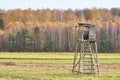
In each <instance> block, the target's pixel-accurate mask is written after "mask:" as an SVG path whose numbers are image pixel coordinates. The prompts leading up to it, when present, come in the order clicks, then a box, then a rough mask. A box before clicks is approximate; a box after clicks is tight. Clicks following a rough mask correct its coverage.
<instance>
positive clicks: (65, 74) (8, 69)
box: [0, 52, 120, 80]
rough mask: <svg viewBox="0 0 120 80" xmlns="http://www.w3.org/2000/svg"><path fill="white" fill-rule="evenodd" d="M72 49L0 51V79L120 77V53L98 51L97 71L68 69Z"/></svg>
mask: <svg viewBox="0 0 120 80" xmlns="http://www.w3.org/2000/svg"><path fill="white" fill-rule="evenodd" d="M73 56H74V53H57V52H56V53H52V52H49V53H17V52H16V53H10V52H4V53H2V52H1V53H0V80H120V53H112V54H106V53H102V54H99V64H100V75H90V74H79V75H78V74H74V73H72V72H71V69H72V63H73Z"/></svg>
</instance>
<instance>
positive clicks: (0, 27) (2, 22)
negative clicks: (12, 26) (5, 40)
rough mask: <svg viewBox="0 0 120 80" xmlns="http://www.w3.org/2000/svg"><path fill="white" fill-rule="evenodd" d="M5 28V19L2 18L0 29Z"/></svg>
mask: <svg viewBox="0 0 120 80" xmlns="http://www.w3.org/2000/svg"><path fill="white" fill-rule="evenodd" d="M3 28H4V21H3V19H0V29H1V30H3Z"/></svg>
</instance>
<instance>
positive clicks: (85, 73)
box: [83, 72, 95, 74]
mask: <svg viewBox="0 0 120 80" xmlns="http://www.w3.org/2000/svg"><path fill="white" fill-rule="evenodd" d="M83 74H95V73H93V72H83Z"/></svg>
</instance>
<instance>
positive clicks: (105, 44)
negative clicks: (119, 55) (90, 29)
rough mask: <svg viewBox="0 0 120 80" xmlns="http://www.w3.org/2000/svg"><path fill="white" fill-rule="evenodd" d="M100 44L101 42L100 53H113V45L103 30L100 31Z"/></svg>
mask: <svg viewBox="0 0 120 80" xmlns="http://www.w3.org/2000/svg"><path fill="white" fill-rule="evenodd" d="M100 42H101V46H100V47H101V49H100V50H101V51H100V52H113V51H114V44H113V43H112V42H111V40H110V39H109V37H108V35H107V33H106V31H105V30H104V29H103V28H102V29H101V30H100Z"/></svg>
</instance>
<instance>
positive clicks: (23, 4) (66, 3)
mask: <svg viewBox="0 0 120 80" xmlns="http://www.w3.org/2000/svg"><path fill="white" fill-rule="evenodd" d="M93 7H96V8H107V9H110V8H112V7H117V8H120V0H0V8H1V9H6V10H8V9H17V8H21V9H27V8H32V9H43V8H50V9H69V8H70V9H84V8H93Z"/></svg>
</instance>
